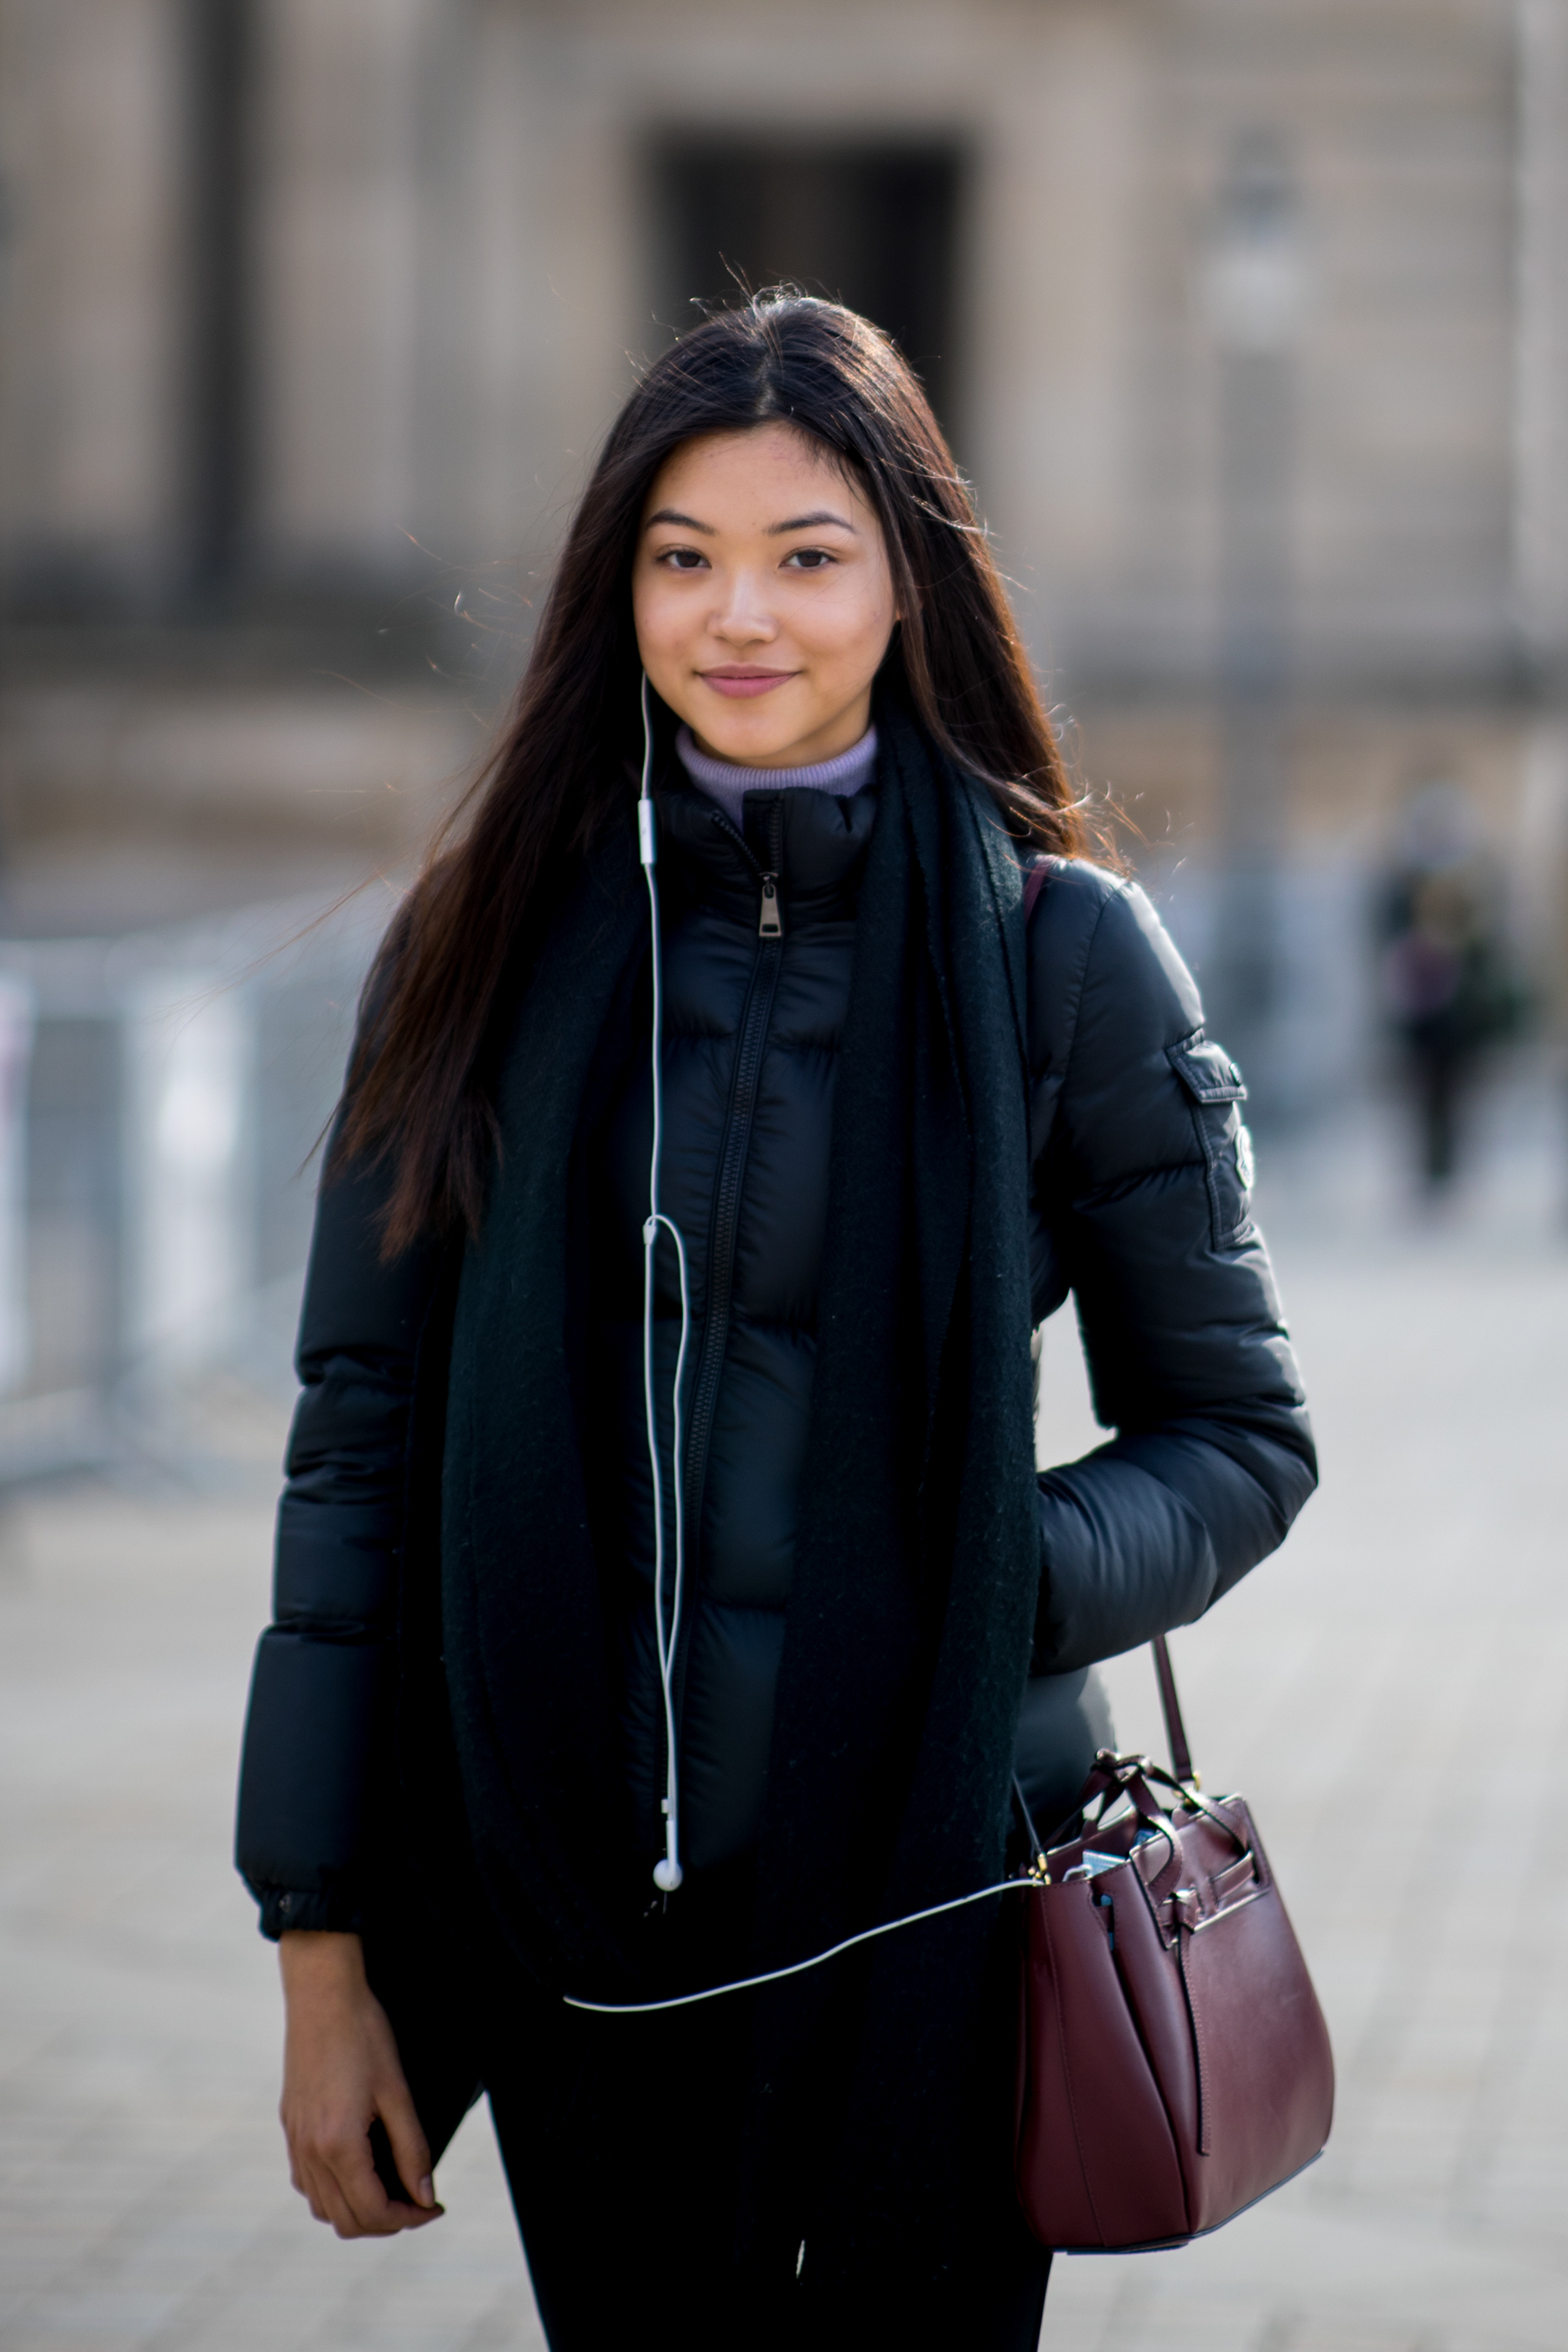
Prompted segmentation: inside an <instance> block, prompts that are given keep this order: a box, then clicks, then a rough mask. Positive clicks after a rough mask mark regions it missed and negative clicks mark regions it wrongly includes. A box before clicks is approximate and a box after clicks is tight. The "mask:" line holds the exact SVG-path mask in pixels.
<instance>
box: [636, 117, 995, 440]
mask: <svg viewBox="0 0 1568 2352" xmlns="http://www.w3.org/2000/svg"><path fill="white" fill-rule="evenodd" d="M654 192H655V217H656V222H657V230H658V288H657V316H658V320H659V323H660V324H661V325H662V326H664V327H666V328H668V329H669V330H671V331H678V330H679V331H684V329H685V328H686V327H687V326H688V325H689V324H690V323H691V322H692V321H693V320H695V317H696V313H695V311H694V310H692V308H691V305H692V301H693V299H698V300H703V301H710V302H720V303H723V302H732V301H733V300H734V299H735V298H736V295H737V293H738V291H739V290H740V288H741V286H745V287H747V288H752V287H758V286H768V285H772V284H773V282H774V281H775V280H777V279H780V278H787V279H790V280H793V281H794V282H795V284H796V285H799V286H800V287H802V288H803V289H805V292H806V293H808V294H823V295H827V296H830V297H831V298H832V299H834V300H836V301H843V302H847V303H848V305H849V307H850V308H851V310H862V311H864V312H865V314H866V316H867V317H868V318H869V319H874V320H876V322H877V324H878V325H879V327H885V328H886V329H887V331H888V332H889V334H890V335H892V336H893V337H894V338H895V339H896V341H898V343H899V345H900V349H901V350H902V351H903V352H904V353H905V354H906V356H907V357H908V358H909V359H910V362H912V363H913V365H914V367H915V368H916V370H917V371H918V372H919V373H920V375H921V379H922V381H923V382H924V384H925V386H926V390H927V391H928V392H929V393H930V394H931V404H932V406H933V407H934V408H935V410H936V412H937V415H939V416H940V417H941V419H942V424H943V425H944V426H945V428H946V430H947V431H948V433H949V435H950V436H952V437H953V438H954V439H957V438H959V437H961V435H962V415H961V382H960V376H961V361H962V354H961V352H959V351H958V349H957V320H958V302H957V288H956V278H957V255H958V232H959V209H960V204H961V200H962V195H963V155H962V152H961V151H960V150H959V149H958V148H957V147H956V146H954V145H952V144H951V143H942V144H939V143H935V142H930V141H926V142H899V143H890V142H868V141H857V142H844V143H837V142H824V141H815V140H814V141H806V140H787V139H744V140H742V139H709V138H689V139H681V140H671V141H669V142H667V143H665V144H664V145H663V146H661V147H660V148H659V149H658V151H657V152H656V154H655V157H654Z"/></svg>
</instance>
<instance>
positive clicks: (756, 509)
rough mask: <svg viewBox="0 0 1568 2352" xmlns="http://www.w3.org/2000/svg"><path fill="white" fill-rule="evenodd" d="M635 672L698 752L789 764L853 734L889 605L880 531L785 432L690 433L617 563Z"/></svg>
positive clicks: (826, 468) (880, 651)
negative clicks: (623, 578)
mask: <svg viewBox="0 0 1568 2352" xmlns="http://www.w3.org/2000/svg"><path fill="white" fill-rule="evenodd" d="M632 610H633V613H634V615H635V617H636V621H637V647H638V651H639V652H640V653H641V655H642V662H643V667H644V668H645V669H646V670H647V674H648V677H649V679H650V681H651V683H652V685H653V687H654V688H655V690H656V692H658V694H661V695H662V696H663V698H664V699H665V701H666V702H668V705H669V707H670V709H672V710H674V711H677V712H679V716H680V717H681V718H682V719H685V721H686V723H687V725H688V726H689V728H690V730H691V731H692V734H693V735H694V736H695V737H696V739H697V743H698V748H699V749H700V751H707V752H710V753H711V754H712V755H713V756H714V757H715V758H717V759H721V760H733V761H738V762H739V763H740V764H741V765H742V766H745V767H751V768H791V767H804V766H806V765H809V764H810V763H811V762H812V761H817V760H831V759H833V758H835V757H836V756H837V753H838V752H840V751H848V750H849V748H850V746H851V744H854V743H858V741H859V740H860V738H861V736H862V735H864V733H865V732H866V730H867V728H868V726H869V725H870V722H871V681H872V679H873V678H874V677H875V676H876V674H877V670H878V668H879V665H880V663H881V659H882V656H883V655H884V654H885V653H886V652H887V650H888V641H889V638H890V637H891V635H892V633H893V624H894V622H895V621H896V620H897V619H898V617H899V615H898V611H897V607H896V604H895V599H894V594H893V581H892V573H891V571H890V569H889V562H888V551H887V547H886V545H885V543H884V541H883V538H882V531H881V527H880V525H879V522H878V520H877V518H876V516H875V515H874V514H873V513H872V511H871V509H870V508H869V507H868V505H867V503H866V501H865V499H864V498H863V497H862V496H861V495H860V493H859V491H858V490H857V489H856V488H852V487H851V485H850V483H849V482H848V481H847V479H846V478H845V477H844V475H843V474H841V473H840V472H839V471H838V469H837V467H836V466H835V465H833V464H832V462H831V461H830V459H829V458H828V457H826V455H825V454H824V452H823V451H822V449H821V447H820V446H819V445H818V444H817V443H816V442H814V441H811V440H809V439H808V438H807V437H806V436H805V435H804V434H801V433H797V432H796V431H795V429H794V427H793V426H791V425H756V426H753V427H752V429H751V430H750V431H747V432H740V433H712V434H708V435H705V436H703V437H702V438H701V439H700V440H697V441H689V442H688V443H687V444H686V445H685V446H684V447H682V448H679V449H678V450H677V451H676V452H675V454H674V456H673V457H670V458H668V459H667V461H666V463H665V464H664V465H663V466H662V467H660V469H659V472H658V476H657V478H656V479H655V481H654V485H653V488H652V489H651V490H650V491H649V493H648V499H647V506H646V508H645V509H644V511H643V518H642V529H641V531H640V533H639V536H638V541H637V559H636V562H635V564H634V566H633V571H632Z"/></svg>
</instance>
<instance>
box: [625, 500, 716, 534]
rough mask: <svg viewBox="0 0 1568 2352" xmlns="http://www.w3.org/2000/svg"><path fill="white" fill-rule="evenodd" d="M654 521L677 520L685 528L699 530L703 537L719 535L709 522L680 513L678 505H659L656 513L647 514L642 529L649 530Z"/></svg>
mask: <svg viewBox="0 0 1568 2352" xmlns="http://www.w3.org/2000/svg"><path fill="white" fill-rule="evenodd" d="M656 522H678V523H679V524H681V525H682V526H683V528H684V529H685V530H700V532H701V533H702V535H703V537H704V538H705V539H717V537H718V535H719V534H718V532H717V530H715V529H714V527H713V525H712V524H711V523H710V522H699V521H698V520H697V517H696V516H695V515H689V514H682V513H681V512H680V509H679V508H678V507H660V509H659V510H658V513H657V514H650V515H649V517H648V519H647V522H646V523H644V525H643V529H644V530H652V529H653V527H654V525H655V523H656Z"/></svg>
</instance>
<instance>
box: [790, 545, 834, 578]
mask: <svg viewBox="0 0 1568 2352" xmlns="http://www.w3.org/2000/svg"><path fill="white" fill-rule="evenodd" d="M837 560H838V559H837V556H835V555H833V554H832V553H830V551H828V550H827V549H826V547H797V548H795V550H794V551H792V552H791V553H790V554H788V555H786V556H785V557H784V567H783V568H784V569H785V570H787V569H788V568H789V566H790V565H791V564H794V566H795V570H796V571H797V572H825V571H826V569H827V566H828V565H829V564H830V563H836V562H837Z"/></svg>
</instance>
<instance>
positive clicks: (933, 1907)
mask: <svg viewBox="0 0 1568 2352" xmlns="http://www.w3.org/2000/svg"><path fill="white" fill-rule="evenodd" d="M1038 1884H1039V1881H1038V1880H1037V1879H1035V1878H1030V1877H1025V1878H1004V1879H1002V1880H1001V1881H1000V1882H999V1883H998V1885H995V1886H977V1887H976V1888H975V1890H974V1892H973V1895H953V1896H952V1899H951V1900H950V1901H949V1902H946V1903H931V1904H928V1905H927V1906H926V1908H925V1909H924V1910H923V1911H906V1912H905V1914H904V1916H903V1917H902V1918H901V1919H884V1920H883V1921H882V1922H881V1924H880V1926H879V1927H862V1928H861V1929H860V1931H859V1933H858V1935H854V1936H846V1937H845V1938H844V1940H843V1942H842V1943H838V1944H829V1946H828V1947H827V1949H826V1951H825V1952H813V1954H812V1955H811V1958H809V1959H806V1960H792V1961H791V1962H790V1963H789V1965H788V1967H787V1968H783V1969H765V1970H764V1971H763V1974H762V1975H761V1976H757V1977H736V1978H735V1979H733V1980H732V1982H731V1983H729V1984H720V1985H708V1986H705V1987H704V1989H703V1990H702V1991H701V1992H678V1993H675V1994H673V1995H672V1996H671V1997H670V1999H669V2000H576V1999H575V1998H574V1995H573V1994H571V1993H569V1992H567V1993H563V1994H562V1996H561V1998H562V2000H563V2001H564V2002H565V2004H566V2007H567V2008H568V2009H591V2010H592V2011H594V2012H595V2015H596V2016H599V2017H646V2016H647V2015H648V2014H649V2013H650V2011H654V2010H656V2009H689V2008H690V2006H691V2004H692V2003H693V2002H694V2001H699V2000H719V1999H720V1998H721V1995H722V1994H724V1993H727V1992H750V1991H752V1989H753V1988H754V1987H755V1986H757V1985H770V1984H778V1983H779V1982H780V1981H781V1980H782V1979H784V1977H798V1976H801V1975H804V1973H805V1970H806V1969H819V1968H820V1967H821V1966H822V1964H823V1962H824V1961H825V1960H836V1959H837V1958H838V1955H839V1953H840V1952H847V1951H852V1950H853V1949H854V1948H855V1946H856V1945H857V1944H868V1943H870V1942H871V1941H872V1940H873V1938H874V1937H878V1936H890V1935H891V1934H892V1933H893V1931H894V1929H895V1928H896V1927H914V1926H915V1925H916V1923H917V1922H918V1921H919V1920H921V1919H939V1918H940V1917H941V1916H942V1913H943V1912H944V1911H962V1910H963V1908H964V1906H965V1905H966V1904H970V1903H984V1900H985V1898H986V1896H987V1895H1019V1894H1023V1893H1024V1892H1026V1889H1028V1888H1029V1887H1031V1886H1035V1885H1038Z"/></svg>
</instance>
